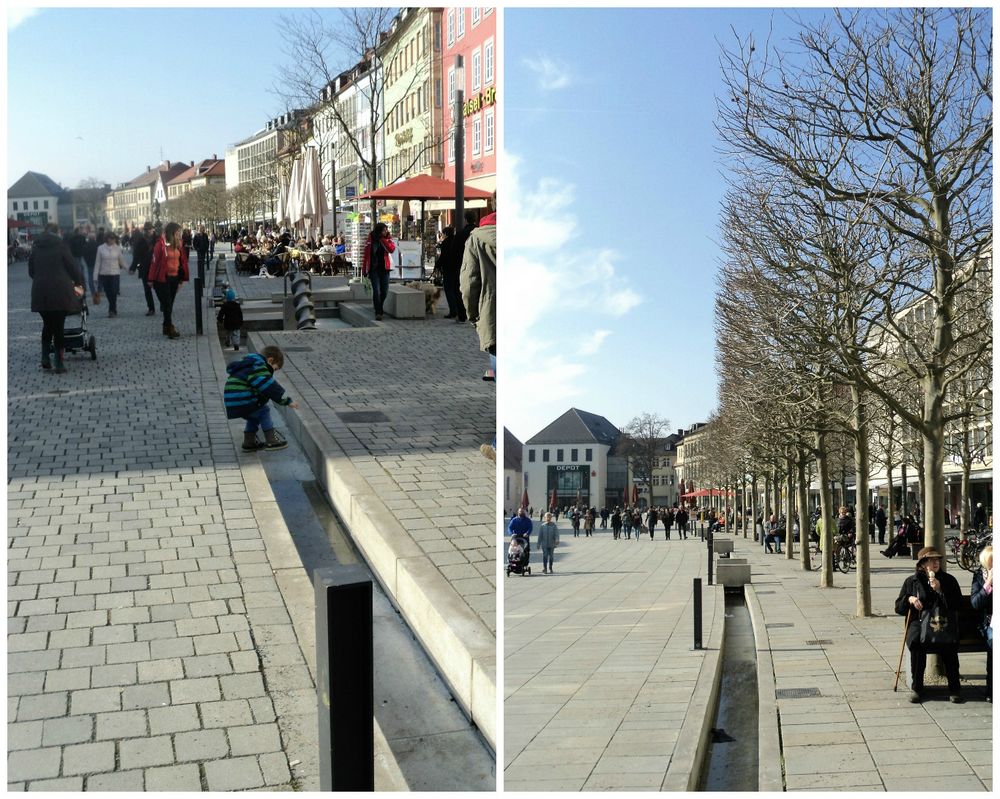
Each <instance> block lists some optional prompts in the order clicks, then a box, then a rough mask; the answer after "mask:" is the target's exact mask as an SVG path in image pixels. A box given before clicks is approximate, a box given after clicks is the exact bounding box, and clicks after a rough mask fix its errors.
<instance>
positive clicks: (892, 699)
mask: <svg viewBox="0 0 1000 799" xmlns="http://www.w3.org/2000/svg"><path fill="white" fill-rule="evenodd" d="M736 548H737V552H736V554H737V555H739V556H740V557H747V558H748V559H749V561H750V564H751V568H752V575H753V576H752V579H753V594H754V595H755V597H756V602H757V604H758V605H759V611H758V613H759V620H760V622H761V624H760V625H757V626H758V630H760V628H761V627H762V628H763V632H764V635H765V636H766V640H764V641H762V640H761V639H760V637H758V642H757V648H758V661H759V663H758V667H759V669H760V670H761V671H762V672H764V673H766V676H769V677H770V678H771V679H772V680H773V684H774V686H775V687H776V688H777V689H778V691H779V695H778V698H777V702H776V707H775V710H776V714H777V719H776V722H777V724H778V725H779V726H780V734H781V751H780V754H781V757H782V760H783V763H784V784H785V789H786V790H854V791H883V790H884V791H912V790H914V789H919V790H928V791H929V790H937V791H982V790H992V786H993V774H992V750H993V733H992V727H993V724H992V718H993V714H992V709H993V706H992V705H990V704H987V703H986V702H985V701H984V699H983V697H984V686H985V675H986V655H985V654H984V653H970V654H963V655H961V656H960V662H961V668H962V676H963V694H964V696H965V699H966V702H965V704H961V705H952V704H949V702H948V701H947V695H946V690H945V689H944V688H943V687H942V688H939V689H936V691H935V689H930V690H931V692H932V694H931V698H930V699H928V700H927V701H925V702H924V703H923V704H920V705H912V704H910V703H909V701H907V696H908V693H909V691H908V688H907V685H906V676H905V674H904V676H903V677H902V678H901V679H900V685H899V690H898V691H897V692H893V690H892V684H893V681H894V679H895V672H896V665H897V663H898V662H899V652H900V646H901V644H902V637H903V624H904V621H903V617H901V616H897V615H896V614H895V610H894V605H895V601H896V597H897V595H898V594H899V589H900V587H901V586H902V584H903V580H904V579H905V578H906V576H907V575H908V574H911V573H912V572H913V566H914V564H913V561H912V560H910V559H909V558H899V557H896V558H893V559H891V560H889V559H887V558H884V557H882V556H881V555H880V554H879V553H878V549H879V547H878V545H872V554H873V556H874V558H873V561H872V569H871V572H872V578H871V584H872V611H873V615H872V616H871V617H868V618H858V617H856V616H855V610H856V607H855V582H856V572H854V571H852V572H851V573H850V574H849V575H844V574H840V573H839V572H835V573H834V587H833V588H827V589H821V588H819V587H818V585H819V575H818V573H816V572H815V571H814V572H803V571H802V570H801V567H800V565H799V563H798V561H797V560H792V561H789V560H787V559H786V558H785V557H783V556H778V555H765V554H764V553H763V548H762V547H761V546H760V545H759V544H755V543H754V542H753V540H752V537H751V538H750V539H743V538H742V536H737V537H736ZM948 569H949V571H950V572H951V573H952V574H953V575H954V576H955V577H956V579H958V581H959V585H961V587H962V591H963V593H965V594H968V592H969V590H970V588H971V585H972V575H971V574H970V573H969V572H965V571H962V570H961V569H959V568H958V567H957V566H950V565H949V567H948ZM758 635H759V632H758ZM762 653H764V654H765V656H766V661H767V666H766V667H765V664H764V663H762V662H760V660H761V656H762ZM904 658H908V655H904ZM904 669H905V663H904ZM762 676H764V674H762ZM789 688H804V689H807V690H806V691H805V692H804V693H806V694H807V695H806V696H798V697H796V696H794V695H791V694H784V695H783V694H781V693H780V692H781V690H782V689H789ZM808 694H813V695H811V696H810V695H808ZM915 746H916V747H917V749H915V748H914V747H915ZM918 749H919V754H917V751H918ZM775 754H777V753H775ZM779 789H780V788H779Z"/></svg>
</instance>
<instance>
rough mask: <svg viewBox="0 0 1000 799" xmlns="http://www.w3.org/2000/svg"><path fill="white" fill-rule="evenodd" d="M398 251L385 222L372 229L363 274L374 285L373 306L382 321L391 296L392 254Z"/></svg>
mask: <svg viewBox="0 0 1000 799" xmlns="http://www.w3.org/2000/svg"><path fill="white" fill-rule="evenodd" d="M395 251H396V244H395V242H394V241H393V240H392V237H391V236H390V235H389V228H388V226H387V225H386V224H385V222H379V223H378V224H377V225H375V227H374V228H373V229H372V232H371V235H370V236H368V241H366V242H365V251H364V255H363V257H362V261H361V273H362V274H363V275H365V276H366V277H367V278H368V279H369V280H370V281H371V284H372V304H373V305H374V306H375V319H376V320H377V321H379V322H381V321H382V316H383V313H384V306H385V298H386V296H387V295H388V294H389V272H390V271H391V269H392V260H391V257H390V253H394V252H395Z"/></svg>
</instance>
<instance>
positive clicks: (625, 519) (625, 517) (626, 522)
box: [622, 508, 639, 540]
mask: <svg viewBox="0 0 1000 799" xmlns="http://www.w3.org/2000/svg"><path fill="white" fill-rule="evenodd" d="M622 527H623V528H624V530H625V538H627V539H629V540H632V511H630V510H629V509H628V508H625V512H624V513H622ZM638 537H639V536H638V534H636V538H638Z"/></svg>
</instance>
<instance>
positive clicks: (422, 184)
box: [357, 175, 493, 200]
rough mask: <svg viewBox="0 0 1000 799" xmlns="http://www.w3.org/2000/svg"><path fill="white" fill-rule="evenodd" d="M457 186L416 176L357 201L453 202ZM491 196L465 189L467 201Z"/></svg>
mask: <svg viewBox="0 0 1000 799" xmlns="http://www.w3.org/2000/svg"><path fill="white" fill-rule="evenodd" d="M457 189H458V186H457V185H456V184H455V183H453V182H452V181H450V180H445V179H444V178H435V177H431V176H430V175H417V176H416V177H412V178H409V179H408V180H401V181H400V182H399V183H393V184H391V185H389V186H385V187H384V188H381V189H376V190H375V191H370V192H368V193H367V194H362V195H360V196H359V197H357V199H359V200H370V199H376V200H454V199H455V192H456V190H457ZM492 196H493V195H492V194H491V193H490V192H488V191H483V190H482V189H475V188H473V187H472V186H466V187H465V198H466V199H468V200H488V199H490V198H491V197H492Z"/></svg>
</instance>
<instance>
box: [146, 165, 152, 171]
mask: <svg viewBox="0 0 1000 799" xmlns="http://www.w3.org/2000/svg"><path fill="white" fill-rule="evenodd" d="M151 168H152V167H150V166H149V164H147V165H146V171H147V172H149V170H150V169H151Z"/></svg>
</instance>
